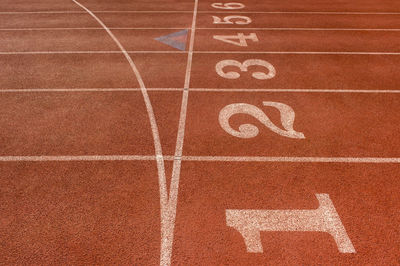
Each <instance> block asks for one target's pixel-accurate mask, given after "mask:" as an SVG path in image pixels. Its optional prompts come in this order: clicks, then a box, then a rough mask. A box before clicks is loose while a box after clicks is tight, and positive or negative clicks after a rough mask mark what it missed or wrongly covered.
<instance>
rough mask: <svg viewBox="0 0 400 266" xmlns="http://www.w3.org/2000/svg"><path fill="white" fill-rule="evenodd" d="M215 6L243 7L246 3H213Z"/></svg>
mask: <svg viewBox="0 0 400 266" xmlns="http://www.w3.org/2000/svg"><path fill="white" fill-rule="evenodd" d="M211 6H212V7H213V8H217V9H231V10H232V9H242V8H244V5H243V4H242V3H226V4H223V3H213V4H212V5H211Z"/></svg>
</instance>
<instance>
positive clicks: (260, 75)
mask: <svg viewBox="0 0 400 266" xmlns="http://www.w3.org/2000/svg"><path fill="white" fill-rule="evenodd" d="M226 66H235V67H238V68H239V69H240V70H241V71H242V72H247V68H248V67H249V66H263V67H265V68H267V69H268V74H266V73H264V72H254V73H252V74H251V75H252V76H253V78H256V79H272V78H273V77H275V75H276V70H275V68H274V66H273V65H271V64H270V63H269V62H267V61H264V60H260V59H249V60H246V61H244V62H243V63H240V62H239V61H236V60H222V61H220V62H218V63H217V64H216V65H215V71H216V72H217V74H218V75H220V76H221V77H223V78H226V79H237V78H239V77H240V74H239V73H237V72H233V71H231V72H227V73H225V72H224V70H223V69H224V67H226Z"/></svg>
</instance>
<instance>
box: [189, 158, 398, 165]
mask: <svg viewBox="0 0 400 266" xmlns="http://www.w3.org/2000/svg"><path fill="white" fill-rule="evenodd" d="M182 160H184V161H202V162H205V161H210V162H291V163H400V158H382V157H267V156H183V157H182Z"/></svg>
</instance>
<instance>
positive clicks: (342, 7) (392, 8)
mask: <svg viewBox="0 0 400 266" xmlns="http://www.w3.org/2000/svg"><path fill="white" fill-rule="evenodd" d="M236 2H237V3H242V4H244V5H245V7H244V8H241V9H237V10H238V11H258V12H260V11H309V12H310V11H328V12H338V11H341V12H399V11H400V4H399V3H398V2H396V1H391V0H382V1H376V0H365V1H361V0H357V1H341V0H333V1H329V2H326V1H323V2H322V1H315V0H282V1H279V2H278V1H267V2H260V1H257V0H246V1H236ZM213 3H220V2H218V1H214V0H211V1H210V0H209V1H202V2H201V3H199V11H216V10H217V11H225V10H224V9H222V8H219V9H218V8H217V9H216V8H213V7H212V6H211V4H213ZM225 3H226V2H225ZM228 11H232V10H229V9H228Z"/></svg>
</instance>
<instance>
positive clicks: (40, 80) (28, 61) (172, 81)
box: [0, 54, 186, 89]
mask: <svg viewBox="0 0 400 266" xmlns="http://www.w3.org/2000/svg"><path fill="white" fill-rule="evenodd" d="M131 56H132V58H133V59H134V60H135V63H136V65H137V67H138V68H139V70H140V71H141V73H142V75H143V79H144V82H145V83H146V86H147V87H151V88H162V87H171V88H179V87H181V86H182V80H183V78H184V76H185V66H186V55H185V54H131ZM0 64H1V65H2V68H0V79H1V80H2V82H1V89H35V88H53V89H68V88H132V87H136V88H138V87H139V84H138V83H137V80H136V79H134V77H133V76H132V74H131V72H130V71H131V70H130V68H129V65H128V64H127V63H126V60H125V59H124V58H123V56H122V55H121V54H48V55H46V54H44V55H43V54H40V55H1V56H0ZM166 65H168V66H169V71H165V66H166ZM154 77H157V78H154Z"/></svg>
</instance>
